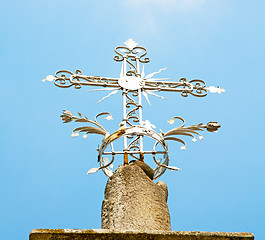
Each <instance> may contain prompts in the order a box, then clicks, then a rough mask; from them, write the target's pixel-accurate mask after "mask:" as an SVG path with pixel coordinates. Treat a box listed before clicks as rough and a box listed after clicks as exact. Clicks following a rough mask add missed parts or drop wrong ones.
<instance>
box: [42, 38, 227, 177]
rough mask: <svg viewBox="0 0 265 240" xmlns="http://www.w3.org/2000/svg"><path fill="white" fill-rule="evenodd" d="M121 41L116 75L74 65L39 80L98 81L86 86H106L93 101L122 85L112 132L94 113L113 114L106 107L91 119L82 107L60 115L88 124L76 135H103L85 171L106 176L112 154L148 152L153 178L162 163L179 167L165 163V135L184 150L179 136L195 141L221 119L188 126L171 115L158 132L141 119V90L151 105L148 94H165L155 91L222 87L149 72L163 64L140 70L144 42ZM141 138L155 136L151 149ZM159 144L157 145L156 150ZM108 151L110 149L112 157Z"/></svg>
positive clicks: (199, 93)
mask: <svg viewBox="0 0 265 240" xmlns="http://www.w3.org/2000/svg"><path fill="white" fill-rule="evenodd" d="M124 44H125V46H118V47H116V48H115V49H114V51H115V53H116V55H115V56H114V58H113V59H114V60H115V61H117V62H122V66H121V72H120V76H119V77H118V78H109V77H100V76H87V75H83V74H82V71H81V70H76V71H75V72H71V71H68V70H60V71H57V72H56V73H55V76H52V75H48V76H47V77H46V78H45V79H43V80H42V81H43V82H45V81H50V82H51V81H53V82H54V84H55V85H56V86H57V87H60V88H69V87H72V86H74V88H75V89H80V88H81V87H82V86H89V87H95V86H98V87H101V89H95V90H88V91H101V90H106V91H111V92H110V93H109V94H108V95H106V96H104V97H103V98H102V99H101V100H99V101H98V103H99V102H101V101H103V100H105V99H106V98H108V97H110V96H112V95H114V94H116V93H117V92H119V91H120V90H121V91H122V96H123V118H122V122H121V123H120V126H119V129H118V130H117V131H115V132H114V133H111V134H110V133H109V132H107V131H106V130H105V129H104V128H103V126H102V125H101V124H100V123H99V122H98V119H99V118H100V117H103V116H104V117H105V119H106V120H112V119H113V118H112V116H111V114H110V113H108V112H102V113H99V114H98V115H96V117H95V119H94V120H91V119H89V118H88V117H87V116H82V115H81V113H78V116H74V115H73V113H72V112H70V111H67V110H64V111H63V114H62V115H61V118H62V120H63V122H64V123H69V122H72V121H75V122H82V123H87V124H90V125H89V126H81V127H77V128H75V129H74V130H73V131H72V134H71V136H72V137H77V136H79V134H81V133H83V138H84V139H86V138H87V135H88V134H99V135H102V136H103V139H102V145H101V146H100V147H99V148H98V162H99V167H97V168H91V169H90V170H89V171H88V172H87V173H88V174H89V173H95V172H97V171H98V170H102V171H103V172H104V173H105V174H106V176H108V177H110V176H111V175H112V174H113V170H112V168H113V163H114V160H115V156H116V155H119V154H121V155H123V156H124V165H127V164H129V163H130V162H129V161H128V157H130V158H133V159H134V160H135V159H136V160H139V161H145V156H148V155H149V156H151V157H152V158H151V159H153V161H154V163H155V166H156V167H155V169H154V171H155V173H154V179H157V178H158V177H160V176H161V175H162V174H163V173H164V172H165V171H166V169H169V170H172V171H177V170H179V168H178V167H175V166H169V155H168V145H167V141H169V140H170V141H176V142H178V143H181V144H182V146H181V149H182V150H183V149H186V143H185V141H184V140H183V139H182V137H192V141H194V142H195V141H196V138H195V136H198V138H199V140H202V138H203V137H202V135H201V134H200V131H203V130H205V129H206V130H207V131H209V132H216V131H217V130H218V128H220V124H218V123H217V122H209V123H208V124H206V125H203V124H202V123H200V124H198V125H192V126H188V127H187V126H185V120H184V119H183V118H181V117H173V118H172V119H170V120H169V121H168V122H169V123H170V124H174V123H175V121H178V122H180V125H179V126H178V127H175V128H172V129H171V130H169V131H167V132H166V133H164V132H162V130H160V131H161V132H160V133H157V132H156V131H155V130H154V129H155V128H156V127H155V126H154V125H153V124H152V123H151V122H150V121H149V120H145V121H144V120H143V114H142V109H143V106H142V96H143V97H144V98H145V99H146V101H147V102H148V103H149V104H150V105H151V103H150V101H149V98H148V95H153V96H156V97H160V98H163V99H166V98H165V97H163V96H160V95H157V94H156V93H155V92H179V93H180V94H181V96H183V97H188V96H189V95H192V96H195V97H205V96H206V95H207V94H208V92H212V93H221V92H224V91H225V90H224V89H221V88H220V87H217V88H216V87H213V86H210V87H206V84H205V82H204V81H203V80H200V79H193V80H190V81H187V79H186V78H181V79H180V80H179V81H168V79H167V78H166V79H165V78H154V77H153V76H154V75H155V74H159V73H160V72H161V71H162V70H165V69H166V68H162V69H160V70H159V71H157V72H153V73H151V74H148V75H145V73H144V64H145V63H148V62H149V61H150V59H149V58H148V57H146V55H147V50H146V48H144V47H141V46H137V45H138V43H136V42H135V41H134V40H132V39H129V40H127V41H126V42H125V43H124ZM140 63H141V65H142V69H141V66H140ZM120 138H123V150H115V149H114V141H116V140H117V139H120ZM144 138H150V139H152V141H154V146H153V149H152V150H146V149H145V148H146V145H145V146H144ZM158 148H160V149H162V150H158ZM107 155H111V159H109V158H108V157H107Z"/></svg>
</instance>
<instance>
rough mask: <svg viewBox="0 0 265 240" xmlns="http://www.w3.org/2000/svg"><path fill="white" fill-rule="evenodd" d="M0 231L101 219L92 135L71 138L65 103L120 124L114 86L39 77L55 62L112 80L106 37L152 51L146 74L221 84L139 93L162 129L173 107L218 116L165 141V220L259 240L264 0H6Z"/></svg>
mask: <svg viewBox="0 0 265 240" xmlns="http://www.w3.org/2000/svg"><path fill="white" fill-rule="evenodd" d="M0 29H1V31H0V66H1V67H0V69H1V77H0V82H1V88H0V89H1V94H0V109H1V120H0V122H1V138H0V144H1V145H0V146H1V151H0V230H1V231H0V238H1V239H5V240H14V239H27V238H28V235H29V233H30V231H31V230H33V229H36V228H75V229H76V228H77V229H79V228H80V229H92V228H96V229H97V228H100V227H101V223H100V214H101V204H102V200H103V198H104V188H105V185H106V182H107V177H105V175H104V174H103V173H102V172H98V173H96V174H91V175H89V176H87V175H86V172H87V171H88V170H89V169H90V168H92V167H97V151H96V148H97V145H98V144H100V142H101V139H102V138H101V137H100V136H96V135H90V136H88V138H87V139H86V140H84V139H83V138H82V137H81V136H80V137H78V138H72V137H71V136H70V135H71V131H72V130H73V129H74V128H75V127H77V124H76V123H69V124H62V121H61V119H60V115H61V113H62V110H63V109H67V110H71V111H72V112H73V113H74V114H76V113H77V112H81V113H82V114H84V115H87V116H88V117H90V118H92V119H93V118H94V116H95V115H96V114H98V113H99V112H102V111H109V112H111V114H112V115H113V117H114V120H113V121H110V122H107V121H105V120H104V119H102V121H101V123H102V125H103V126H104V127H105V128H106V129H107V130H108V131H110V132H114V131H116V129H117V128H118V124H119V122H120V121H121V117H122V105H121V94H116V95H114V96H112V97H110V98H109V99H107V100H105V101H103V102H101V103H99V104H96V102H97V101H98V100H99V99H100V98H102V97H103V96H104V95H106V92H87V91H86V90H88V88H85V87H83V88H81V89H80V90H76V89H74V88H69V89H61V88H58V87H55V86H54V85H53V83H50V82H45V83H43V82H42V81H41V80H42V79H43V78H45V77H46V76H47V75H50V74H54V73H55V72H56V71H57V70H61V69H67V70H70V71H73V72H74V71H75V70H76V69H81V70H82V71H83V73H84V74H86V75H94V76H105V77H119V73H120V67H121V64H120V63H117V62H115V61H113V56H114V48H115V47H116V46H120V45H123V43H124V42H125V41H126V40H127V39H128V38H133V39H134V40H135V41H136V42H138V43H139V45H140V46H144V47H146V48H147V50H148V57H149V58H150V63H148V64H146V65H145V72H146V73H147V74H148V73H152V72H154V71H157V70H158V69H160V68H164V67H168V68H167V70H165V71H163V72H162V73H161V74H159V77H170V78H172V79H174V80H176V81H178V80H179V79H180V78H182V77H185V78H187V79H188V80H191V79H194V78H197V79H202V80H204V81H205V82H206V83H207V85H208V86H221V87H222V88H224V89H226V92H225V93H223V94H221V95H219V94H208V96H207V97H205V98H196V97H193V96H189V97H188V98H183V97H181V95H180V94H178V93H171V94H162V95H163V96H166V97H168V98H169V100H162V99H158V98H155V97H152V96H150V98H149V99H150V101H151V104H152V105H151V107H149V106H148V104H147V103H146V101H144V110H143V111H144V117H143V118H144V120H147V119H148V120H150V121H151V122H152V123H153V124H154V125H156V126H157V130H158V131H159V129H162V130H163V131H167V130H169V129H170V128H171V127H172V126H171V125H169V124H168V123H167V121H168V120H169V119H170V118H172V117H174V116H181V117H183V118H184V119H185V120H186V123H187V126H189V125H193V124H198V123H200V122H204V123H207V122H209V121H218V122H219V123H220V124H221V125H222V127H221V129H220V130H219V131H218V133H209V132H204V133H203V136H204V139H203V140H202V141H197V142H196V143H193V142H192V141H191V139H187V141H186V142H187V149H186V150H185V151H180V145H178V144H177V143H172V144H170V146H169V147H170V157H171V163H170V164H171V165H176V166H178V167H180V168H181V169H182V170H181V171H178V172H170V171H167V172H166V173H165V174H164V175H163V176H162V177H161V178H160V179H159V180H162V181H164V182H166V183H167V185H168V188H169V199H168V206H169V210H170V214H171V225H172V230H175V231H225V232H252V233H254V234H255V236H256V239H257V240H262V239H265V231H264V226H265V176H264V169H265V161H264V155H265V151H264V149H265V141H264V122H265V111H264V103H265V94H264V89H265V67H264V66H265V61H264V56H265V1H262V0H260V1H259V0H254V1H245V0H240V1H239V0H212V1H210V0H175V1H174V0H163V1H159V0H123V1H119V0H117V1H106V0H101V1H85V0H75V1H70V0H53V1H51V0H45V1H42V0H40V1H30V0H25V1H18V0H9V1H2V2H1V8H0Z"/></svg>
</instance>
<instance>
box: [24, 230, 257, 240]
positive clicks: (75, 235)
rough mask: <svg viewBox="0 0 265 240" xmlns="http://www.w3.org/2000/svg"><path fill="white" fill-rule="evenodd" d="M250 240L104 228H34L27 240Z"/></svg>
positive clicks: (214, 234) (238, 235)
mask: <svg viewBox="0 0 265 240" xmlns="http://www.w3.org/2000/svg"><path fill="white" fill-rule="evenodd" d="M70 239H71V240H90V239H91V240H108V239H112V240H122V239H124V240H125V239H126V240H140V239H148V240H250V239H254V235H253V234H252V233H242V232H236V233H228V232H186V231H180V232H175V231H149V232H140V231H110V230H105V229H90V230H84V229H35V230H33V231H31V233H30V235H29V240H70Z"/></svg>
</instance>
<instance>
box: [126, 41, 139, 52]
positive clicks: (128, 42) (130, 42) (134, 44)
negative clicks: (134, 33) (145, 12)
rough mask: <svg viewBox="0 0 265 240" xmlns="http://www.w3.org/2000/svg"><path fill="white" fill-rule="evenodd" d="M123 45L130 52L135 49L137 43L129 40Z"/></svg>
mask: <svg viewBox="0 0 265 240" xmlns="http://www.w3.org/2000/svg"><path fill="white" fill-rule="evenodd" d="M124 44H125V45H126V46H127V47H128V48H129V49H130V50H132V49H133V48H135V47H136V46H137V45H138V43H137V42H135V41H134V40H133V39H132V38H129V39H128V40H127V41H126V42H124Z"/></svg>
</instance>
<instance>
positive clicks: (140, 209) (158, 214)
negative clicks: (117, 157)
mask: <svg viewBox="0 0 265 240" xmlns="http://www.w3.org/2000/svg"><path fill="white" fill-rule="evenodd" d="M139 166H140V167H139ZM149 170H150V171H152V169H149V167H148V165H146V164H144V163H141V165H137V164H133V165H128V166H123V167H121V168H119V169H117V170H116V172H115V173H114V174H113V176H112V177H111V178H109V180H108V183H107V186H106V189H105V199H104V201H103V204H102V214H101V220H102V221H101V223H102V225H101V227H102V229H110V230H139V231H153V230H163V231H170V230H171V226H170V215H169V211H168V207H167V202H166V201H167V187H166V184H165V183H163V182H159V183H158V184H155V183H154V182H153V181H152V180H151V179H150V178H152V174H149V173H150V171H149ZM147 174H148V175H147Z"/></svg>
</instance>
